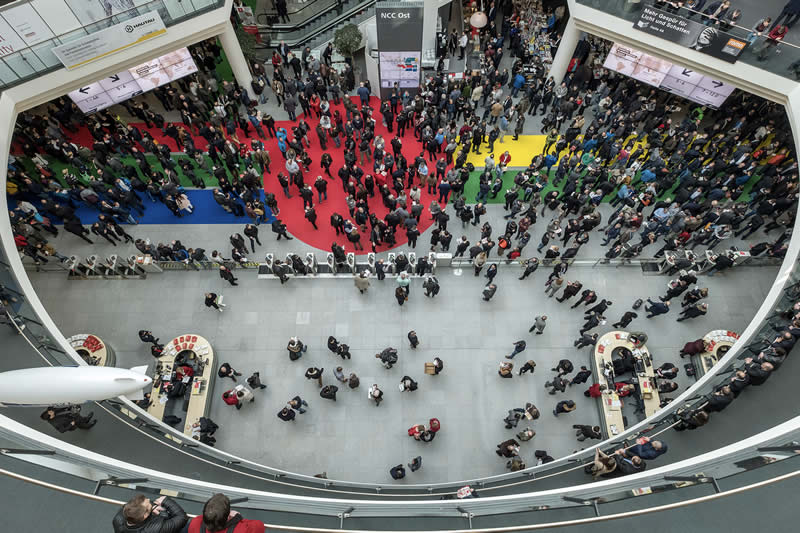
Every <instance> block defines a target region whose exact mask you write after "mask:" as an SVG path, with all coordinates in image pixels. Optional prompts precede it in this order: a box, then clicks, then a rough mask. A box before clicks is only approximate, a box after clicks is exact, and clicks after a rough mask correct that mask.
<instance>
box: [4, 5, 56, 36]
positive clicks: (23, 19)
mask: <svg viewBox="0 0 800 533" xmlns="http://www.w3.org/2000/svg"><path fill="white" fill-rule="evenodd" d="M0 15H2V17H3V19H4V20H5V21H6V22H7V23H8V24H9V26H11V27H12V28H13V29H14V31H15V32H16V33H17V35H19V37H20V38H21V39H22V40H23V41H24V42H25V44H26V45H27V46H33V45H35V44H39V43H41V42H44V41H47V40H48V39H52V38H53V37H55V35H53V32H52V31H51V30H50V28H48V27H47V24H45V22H44V21H43V20H42V18H41V17H40V16H39V15H38V14H37V13H36V11H34V9H33V7H32V6H31V5H30V4H22V5H19V6H17V7H15V8H12V9H6V10H5V11H2V12H0Z"/></svg>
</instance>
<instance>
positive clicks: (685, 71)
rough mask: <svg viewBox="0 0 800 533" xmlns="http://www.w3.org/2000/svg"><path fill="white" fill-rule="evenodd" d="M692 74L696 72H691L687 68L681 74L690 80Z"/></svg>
mask: <svg viewBox="0 0 800 533" xmlns="http://www.w3.org/2000/svg"><path fill="white" fill-rule="evenodd" d="M692 72H694V71H693V70H689V69H688V68H685V69H683V72H681V74H682V75H683V76H686V77H687V78H688V77H689V74H691V73H692Z"/></svg>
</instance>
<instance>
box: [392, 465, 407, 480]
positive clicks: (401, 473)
mask: <svg viewBox="0 0 800 533" xmlns="http://www.w3.org/2000/svg"><path fill="white" fill-rule="evenodd" d="M389 475H390V476H392V479H403V478H404V477H406V469H405V467H403V465H402V464H399V465H397V466H395V467H392V469H391V470H389Z"/></svg>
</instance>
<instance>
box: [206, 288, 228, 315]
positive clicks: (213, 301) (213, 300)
mask: <svg viewBox="0 0 800 533" xmlns="http://www.w3.org/2000/svg"><path fill="white" fill-rule="evenodd" d="M205 302H206V307H209V308H212V309H216V310H217V311H219V312H220V313H221V312H222V308H223V307H227V306H226V305H225V304H223V303H218V302H217V295H216V294H215V293H213V292H207V293H206V300H205Z"/></svg>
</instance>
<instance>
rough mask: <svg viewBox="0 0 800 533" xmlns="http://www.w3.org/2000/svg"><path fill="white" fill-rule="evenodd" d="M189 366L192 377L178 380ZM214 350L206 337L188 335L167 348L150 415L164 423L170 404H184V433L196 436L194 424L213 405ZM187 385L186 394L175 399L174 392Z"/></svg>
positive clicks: (156, 377) (158, 368)
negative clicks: (178, 374) (192, 373)
mask: <svg viewBox="0 0 800 533" xmlns="http://www.w3.org/2000/svg"><path fill="white" fill-rule="evenodd" d="M184 365H185V366H189V367H191V368H192V369H193V370H194V375H193V376H192V377H189V376H184V377H181V378H178V376H177V372H176V370H177V367H179V366H184ZM214 376H215V367H214V350H212V348H211V344H210V343H209V342H208V341H207V340H206V339H205V338H203V337H201V336H199V335H196V334H194V333H188V334H185V335H180V336H178V337H175V338H174V339H172V340H171V341H169V343H167V344H166V345H165V346H164V352H163V354H162V355H161V357H159V359H158V364H157V365H156V371H155V374H154V376H153V389H152V392H151V394H150V406H149V407H148V408H147V412H148V413H150V414H151V415H153V416H154V417H156V418H158V419H159V420H163V419H164V416H165V414H166V410H167V404H168V402H169V400H171V399H175V400H183V405H182V406H181V409H180V410H181V411H182V412H184V413H185V417H184V420H183V422H184V425H183V433H184V434H185V435H188V436H191V435H192V424H193V423H195V422H197V420H198V419H199V418H200V417H201V416H205V415H206V414H207V413H208V407H209V405H210V403H211V394H210V393H211V389H212V388H213V385H214ZM180 384H184V385H185V390H184V392H183V394H181V395H179V396H177V397H176V396H175V395H174V394H171V391H172V390H174V389H175V387H179V386H180V387H181V388H182V389H183V388H184V387H182V386H181V385H180Z"/></svg>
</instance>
